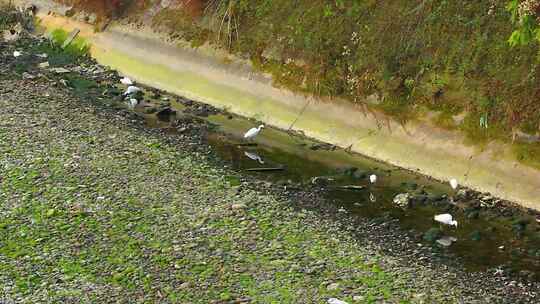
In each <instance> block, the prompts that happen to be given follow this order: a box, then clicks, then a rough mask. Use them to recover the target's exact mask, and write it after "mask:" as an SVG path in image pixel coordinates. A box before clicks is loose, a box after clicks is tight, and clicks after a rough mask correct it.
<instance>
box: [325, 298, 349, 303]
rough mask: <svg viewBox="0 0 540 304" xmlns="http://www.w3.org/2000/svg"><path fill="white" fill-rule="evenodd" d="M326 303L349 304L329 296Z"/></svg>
mask: <svg viewBox="0 0 540 304" xmlns="http://www.w3.org/2000/svg"><path fill="white" fill-rule="evenodd" d="M328 304H349V303H347V302H345V301H341V300H338V299H336V298H330V299H328Z"/></svg>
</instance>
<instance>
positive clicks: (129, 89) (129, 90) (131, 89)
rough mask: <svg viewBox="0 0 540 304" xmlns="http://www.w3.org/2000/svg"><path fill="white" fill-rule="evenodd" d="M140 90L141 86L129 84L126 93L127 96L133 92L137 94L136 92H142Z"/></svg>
mask: <svg viewBox="0 0 540 304" xmlns="http://www.w3.org/2000/svg"><path fill="white" fill-rule="evenodd" d="M140 91H141V88H139V87H136V86H129V87H128V88H127V90H126V91H125V92H124V95H125V96H127V95H131V94H135V93H137V92H140Z"/></svg>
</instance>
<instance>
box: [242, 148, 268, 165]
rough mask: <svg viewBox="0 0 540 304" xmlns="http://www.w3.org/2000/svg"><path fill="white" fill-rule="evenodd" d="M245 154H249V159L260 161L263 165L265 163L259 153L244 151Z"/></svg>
mask: <svg viewBox="0 0 540 304" xmlns="http://www.w3.org/2000/svg"><path fill="white" fill-rule="evenodd" d="M244 155H245V156H247V157H248V158H249V159H252V160H255V161H258V162H259V163H260V164H261V165H264V161H263V159H262V158H261V157H260V156H259V155H258V154H257V153H255V152H248V151H244Z"/></svg>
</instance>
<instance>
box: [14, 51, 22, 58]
mask: <svg viewBox="0 0 540 304" xmlns="http://www.w3.org/2000/svg"><path fill="white" fill-rule="evenodd" d="M21 55H22V53H21V52H19V51H15V52H13V57H15V58H16V57H19V56H21Z"/></svg>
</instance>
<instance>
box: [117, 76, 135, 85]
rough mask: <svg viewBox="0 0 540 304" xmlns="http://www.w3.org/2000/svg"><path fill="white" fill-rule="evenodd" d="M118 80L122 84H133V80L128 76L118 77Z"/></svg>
mask: <svg viewBox="0 0 540 304" xmlns="http://www.w3.org/2000/svg"><path fill="white" fill-rule="evenodd" d="M120 82H121V83H122V84H125V85H128V86H130V85H132V84H133V81H131V79H129V78H128V77H124V78H122V79H120Z"/></svg>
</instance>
